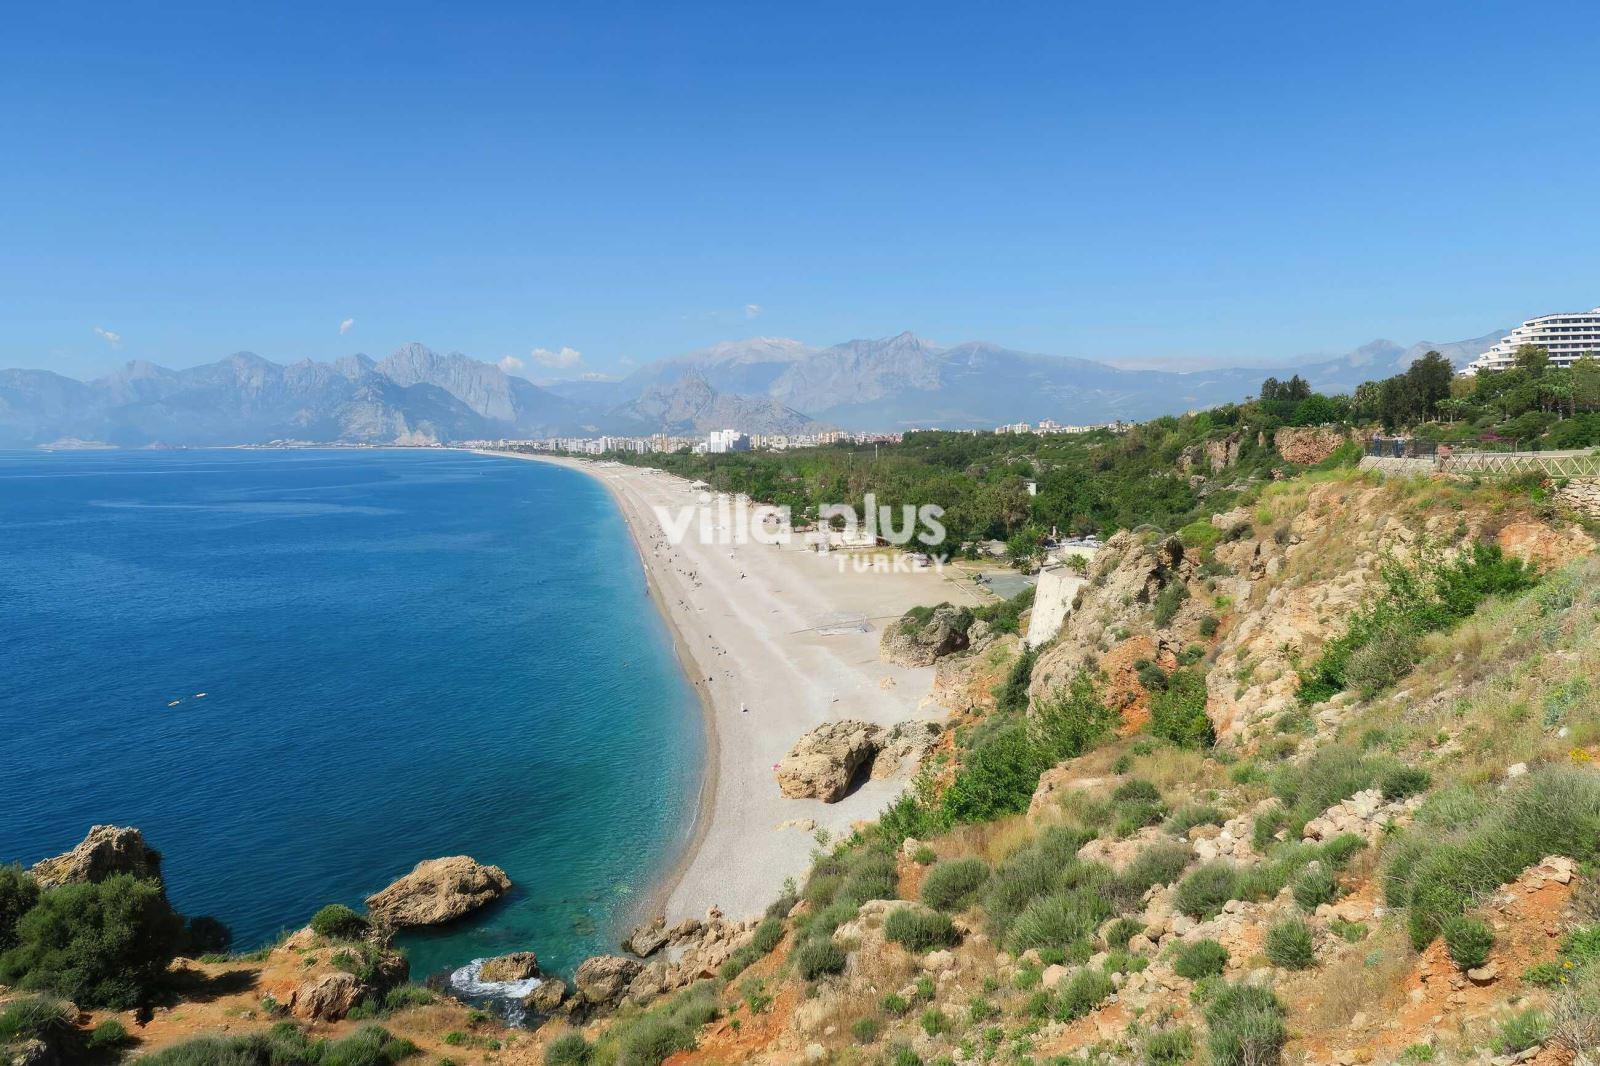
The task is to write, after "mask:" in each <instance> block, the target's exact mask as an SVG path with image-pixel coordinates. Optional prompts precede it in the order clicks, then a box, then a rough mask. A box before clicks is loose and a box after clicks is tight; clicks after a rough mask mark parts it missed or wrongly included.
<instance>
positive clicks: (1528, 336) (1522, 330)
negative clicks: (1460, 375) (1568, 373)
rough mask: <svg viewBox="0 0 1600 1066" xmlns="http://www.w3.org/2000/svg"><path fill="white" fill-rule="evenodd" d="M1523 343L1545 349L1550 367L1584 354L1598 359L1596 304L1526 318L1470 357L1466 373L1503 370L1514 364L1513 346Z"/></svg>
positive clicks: (1599, 335) (1599, 327)
mask: <svg viewBox="0 0 1600 1066" xmlns="http://www.w3.org/2000/svg"><path fill="white" fill-rule="evenodd" d="M1524 344H1534V345H1537V346H1539V347H1540V348H1543V349H1545V350H1546V351H1547V352H1549V353H1550V365H1552V366H1571V365H1572V363H1573V361H1574V360H1576V359H1578V358H1580V357H1582V356H1585V355H1593V356H1596V357H1597V358H1600V307H1596V308H1595V309H1594V310H1593V311H1571V312H1564V313H1561V314H1554V315H1540V316H1539V317H1538V318H1530V319H1528V321H1526V322H1524V323H1523V324H1522V325H1520V326H1518V327H1517V328H1516V329H1514V330H1512V331H1511V332H1510V333H1507V334H1506V335H1505V337H1504V338H1502V339H1501V340H1500V341H1499V343H1497V344H1496V345H1495V346H1494V347H1493V348H1490V349H1489V350H1488V351H1486V352H1484V353H1483V354H1482V355H1480V356H1478V358H1476V359H1474V360H1473V361H1472V362H1471V364H1469V365H1468V366H1467V369H1466V373H1468V374H1476V373H1477V372H1478V371H1480V370H1505V369H1506V368H1507V367H1510V366H1513V365H1514V364H1515V362H1516V358H1517V349H1518V348H1520V347H1522V346H1523V345H1524Z"/></svg>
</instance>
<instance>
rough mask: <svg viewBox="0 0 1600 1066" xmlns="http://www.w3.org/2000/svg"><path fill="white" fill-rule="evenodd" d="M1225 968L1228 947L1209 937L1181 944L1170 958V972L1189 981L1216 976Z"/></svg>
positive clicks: (1226, 966)
mask: <svg viewBox="0 0 1600 1066" xmlns="http://www.w3.org/2000/svg"><path fill="white" fill-rule="evenodd" d="M1227 968H1228V949H1227V948H1225V947H1223V946H1222V945H1221V944H1219V943H1217V942H1216V941H1215V940H1209V939H1207V940H1196V941H1194V942H1193V943H1191V944H1184V945H1181V946H1180V947H1179V948H1178V953H1177V955H1175V956H1174V957H1173V959H1172V972H1173V973H1175V974H1177V975H1178V976H1179V977H1186V978H1188V979H1189V980H1191V981H1198V980H1200V978H1202V977H1217V976H1219V975H1220V974H1221V973H1222V971H1224V970H1226V969H1227Z"/></svg>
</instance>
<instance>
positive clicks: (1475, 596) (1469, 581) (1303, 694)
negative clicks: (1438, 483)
mask: <svg viewBox="0 0 1600 1066" xmlns="http://www.w3.org/2000/svg"><path fill="white" fill-rule="evenodd" d="M1534 577H1535V575H1534V571H1533V570H1532V569H1531V568H1529V567H1528V566H1527V565H1526V564H1524V563H1523V562H1521V561H1520V560H1518V559H1513V558H1508V557H1507V556H1505V555H1504V553H1503V552H1502V551H1501V550H1500V547H1499V546H1498V545H1495V544H1483V543H1479V544H1474V545H1473V546H1472V549H1471V550H1470V551H1465V552H1462V553H1461V554H1459V555H1457V556H1456V558H1455V559H1453V560H1451V561H1449V562H1444V561H1442V560H1441V559H1440V557H1439V554H1438V552H1437V551H1436V550H1434V549H1433V548H1432V547H1431V546H1429V545H1423V546H1422V550H1421V551H1420V552H1419V557H1418V559H1417V560H1416V562H1415V563H1414V564H1411V565H1407V564H1405V563H1402V562H1400V561H1398V560H1395V559H1390V560H1388V561H1387V562H1386V563H1385V564H1384V566H1383V570H1382V579H1381V586H1382V587H1381V588H1380V589H1379V591H1378V594H1377V595H1376V596H1375V597H1373V598H1372V599H1371V600H1370V601H1369V603H1368V605H1367V606H1366V607H1364V608H1362V609H1361V610H1359V611H1357V612H1356V614H1355V615H1354V617H1352V618H1351V620H1350V623H1349V625H1348V626H1347V627H1346V628H1345V631H1344V633H1342V634H1341V635H1340V636H1338V637H1335V638H1334V639H1333V640H1330V641H1328V642H1327V643H1326V644H1324V645H1323V648H1322V653H1321V655H1320V656H1319V657H1318V659H1317V661H1316V662H1315V663H1314V664H1312V665H1311V666H1310V667H1308V668H1307V669H1306V670H1304V671H1302V672H1301V674H1300V699H1301V700H1302V701H1303V702H1305V703H1316V702H1319V701H1321V700H1325V699H1328V698H1329V697H1331V696H1333V695H1335V694H1337V693H1338V692H1340V691H1342V690H1344V689H1346V688H1349V687H1352V686H1362V687H1365V688H1367V689H1369V690H1372V691H1375V689H1372V688H1371V686H1373V685H1376V686H1377V687H1380V688H1381V687H1383V686H1384V685H1387V684H1392V683H1393V681H1395V680H1397V679H1398V677H1400V676H1403V675H1404V672H1405V671H1406V670H1409V669H1410V667H1411V662H1412V661H1414V659H1415V654H1416V639H1417V637H1418V636H1420V635H1421V634H1424V633H1431V632H1434V631H1437V630H1440V629H1445V628H1448V627H1449V626H1451V625H1454V624H1455V623H1456V622H1458V621H1460V620H1461V619H1463V618H1466V617H1467V616H1468V615H1470V614H1472V612H1473V611H1475V610H1476V609H1477V607H1478V605H1479V604H1480V603H1482V602H1483V601H1484V600H1485V599H1487V598H1488V597H1490V596H1498V595H1509V594H1511V593H1515V592H1520V591H1522V590H1523V589H1526V588H1529V587H1531V586H1532V585H1533V582H1534Z"/></svg>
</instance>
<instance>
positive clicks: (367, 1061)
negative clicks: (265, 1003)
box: [139, 1022, 418, 1066]
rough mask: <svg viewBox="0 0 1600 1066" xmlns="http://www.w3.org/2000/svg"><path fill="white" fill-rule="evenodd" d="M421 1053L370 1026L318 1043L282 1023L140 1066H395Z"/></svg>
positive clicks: (156, 1056)
mask: <svg viewBox="0 0 1600 1066" xmlns="http://www.w3.org/2000/svg"><path fill="white" fill-rule="evenodd" d="M417 1053H418V1049H417V1046H416V1045H415V1044H413V1043H412V1042H411V1041H409V1040H405V1039H401V1038H400V1037H396V1036H392V1035H390V1034H389V1033H388V1032H386V1031H385V1030H383V1029H381V1028H379V1027H378V1026H375V1025H374V1026H366V1027H365V1028H362V1029H358V1030H357V1031H356V1032H354V1033H352V1034H351V1035H349V1036H347V1037H345V1038H344V1039H343V1040H322V1041H318V1042H316V1043H313V1042H312V1041H311V1039H310V1038H309V1037H307V1036H306V1035H305V1033H303V1032H302V1031H301V1030H300V1029H299V1027H298V1026H295V1025H293V1024H291V1023H287V1022H280V1023H279V1024H277V1025H275V1026H273V1027H272V1028H271V1029H269V1030H268V1031H266V1032H264V1033H251V1034H249V1035H247V1036H235V1037H201V1038H199V1039H197V1040H190V1041H186V1042H185V1043H182V1044H174V1045H173V1046H171V1047H169V1048H166V1049H164V1050H161V1051H157V1052H154V1053H152V1054H150V1055H146V1056H143V1057H142V1058H140V1059H139V1063H140V1066H393V1064H394V1063H397V1062H401V1061H403V1060H405V1059H408V1058H411V1057H412V1056H414V1055H416V1054H417Z"/></svg>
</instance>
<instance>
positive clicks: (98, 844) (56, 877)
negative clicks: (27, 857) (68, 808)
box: [29, 825, 161, 888]
mask: <svg viewBox="0 0 1600 1066" xmlns="http://www.w3.org/2000/svg"><path fill="white" fill-rule="evenodd" d="M29 872H30V873H32V874H33V878H34V880H35V881H38V882H39V886H40V887H41V888H55V887H57V886H59V885H77V884H85V883H89V882H99V881H104V880H105V879H106V878H108V877H113V876H115V875H117V874H132V875H133V876H135V877H143V878H146V879H147V880H151V881H159V880H161V853H160V852H158V851H156V850H155V849H154V848H152V847H150V846H149V845H148V844H146V843H145V841H144V834H143V833H141V832H139V830H137V829H133V828H131V827H123V826H115V825H97V826H95V827H93V828H92V829H90V830H89V834H88V836H85V837H84V838H83V842H82V843H80V844H79V845H78V846H77V847H75V848H73V849H72V850H71V851H69V852H67V853H66V854H64V855H57V856H55V857H54V858H50V859H44V860H41V861H40V862H37V863H35V864H34V866H33V869H32V870H31V871H29Z"/></svg>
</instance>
